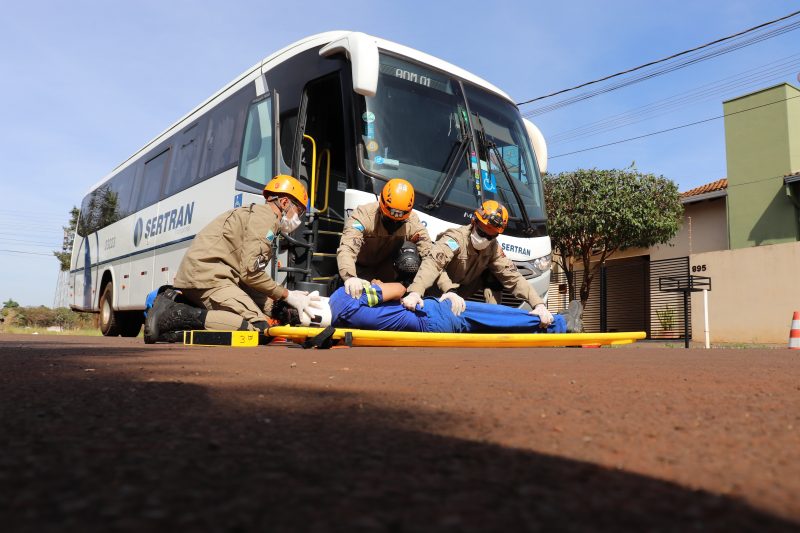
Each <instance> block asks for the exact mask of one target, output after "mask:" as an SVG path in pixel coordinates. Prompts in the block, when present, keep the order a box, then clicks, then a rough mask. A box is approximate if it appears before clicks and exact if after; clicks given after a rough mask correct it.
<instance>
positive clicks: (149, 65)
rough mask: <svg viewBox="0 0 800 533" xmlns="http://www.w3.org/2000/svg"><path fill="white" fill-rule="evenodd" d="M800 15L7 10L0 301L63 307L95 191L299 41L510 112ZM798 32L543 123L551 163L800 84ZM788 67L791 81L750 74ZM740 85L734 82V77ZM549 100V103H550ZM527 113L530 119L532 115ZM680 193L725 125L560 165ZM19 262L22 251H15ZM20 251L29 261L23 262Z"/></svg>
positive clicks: (147, 6)
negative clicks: (404, 52) (460, 85)
mask: <svg viewBox="0 0 800 533" xmlns="http://www.w3.org/2000/svg"><path fill="white" fill-rule="evenodd" d="M797 10H800V2H797V1H779V0H766V1H736V0H710V1H703V2H695V1H691V2H690V1H684V0H676V1H674V2H646V1H645V2H643V1H614V0H610V1H607V2H597V1H590V0H573V1H572V2H541V1H524V0H520V1H499V2H473V1H461V2H444V1H443V2H431V1H429V0H428V1H424V2H423V1H418V0H408V1H405V2H384V1H373V2H350V1H344V2H320V1H316V0H311V1H306V2H302V3H286V2H281V3H278V2H255V1H236V0H228V1H225V2H220V1H188V0H171V1H163V0H162V1H158V2H156V1H138V2H107V1H99V0H98V1H83V0H74V1H71V2H60V1H55V0H54V1H50V2H43V1H37V0H28V1H25V2H22V1H19V0H16V1H15V0H10V1H9V2H5V3H4V7H3V16H2V18H0V50H2V53H0V72H2V74H3V76H2V83H0V119H1V120H0V163H2V168H1V170H0V260H1V261H2V263H3V265H4V266H3V268H2V270H1V271H2V276H0V301H5V300H6V299H8V298H13V299H15V300H17V301H18V302H20V303H22V304H23V305H39V304H44V305H52V302H53V294H54V290H55V286H56V279H57V271H58V267H57V262H56V260H55V258H53V257H48V256H46V255H37V254H47V253H49V251H50V250H53V249H57V248H58V247H59V246H60V240H61V226H62V225H63V224H65V223H66V221H67V214H68V211H69V209H70V208H71V207H72V206H73V205H79V204H80V200H81V198H82V196H83V195H84V193H85V192H86V190H87V189H88V188H89V187H91V186H92V185H93V184H94V183H96V182H97V181H98V180H99V179H100V178H101V177H102V176H104V175H105V174H107V173H108V172H109V171H110V170H111V169H113V168H114V167H115V166H116V165H117V164H119V163H120V162H122V161H123V160H124V159H125V158H127V157H128V156H129V155H130V154H131V153H133V152H134V151H136V150H137V149H139V148H140V147H141V146H142V145H144V144H145V143H146V142H148V141H149V140H150V139H151V138H152V137H154V136H155V135H156V134H158V133H159V132H161V131H162V130H163V129H164V128H166V127H167V126H168V125H170V124H171V123H172V122H173V121H175V120H176V119H177V118H179V117H181V116H182V115H183V114H185V113H186V112H187V111H189V110H190V109H192V108H193V107H194V106H196V105H197V104H198V103H200V102H201V101H202V100H204V99H205V98H207V97H208V96H210V95H211V94H212V93H213V92H215V91H217V90H218V89H219V88H221V87H222V86H223V85H225V84H226V83H227V82H228V81H230V80H231V79H233V78H234V77H235V76H236V75H238V74H240V73H241V72H243V71H244V70H245V69H247V68H248V67H250V66H252V65H254V64H255V63H257V62H258V61H259V60H260V59H262V58H263V57H265V56H267V55H269V54H270V53H272V52H274V51H275V50H277V49H279V48H282V47H283V46H285V45H287V44H289V43H291V42H293V41H295V40H297V39H299V38H302V37H304V36H306V35H310V34H314V33H318V32H322V31H327V30H333V29H349V30H358V31H363V32H365V33H370V34H373V35H376V36H379V37H383V38H386V39H389V40H393V41H396V42H399V43H402V44H405V45H407V46H411V47H413V48H417V49H420V50H423V51H425V52H428V53H430V54H432V55H435V56H438V57H440V58H442V59H445V60H447V61H450V62H452V63H454V64H456V65H459V66H461V67H462V68H465V69H466V70H469V71H471V72H473V73H475V74H477V75H479V76H481V77H483V78H485V79H487V80H489V81H491V82H492V83H494V84H495V85H497V86H498V87H500V88H502V89H504V90H505V91H506V92H508V93H509V94H510V95H511V96H512V97H513V98H514V99H515V100H516V101H522V100H526V99H529V98H532V97H535V96H539V95H542V94H546V93H549V92H551V91H554V90H558V89H563V88H566V87H570V86H573V85H575V84H577V83H581V82H584V81H589V80H592V79H595V78H598V77H601V76H604V75H607V74H611V73H614V72H617V71H619V70H623V69H626V68H629V67H632V66H636V65H639V64H641V63H645V62H648V61H651V60H653V59H658V58H661V57H664V56H667V55H670V54H672V53H674V52H678V51H681V50H685V49H687V48H691V47H694V46H697V45H700V44H703V43H706V42H708V41H711V40H714V39H716V38H719V37H723V36H726V35H729V34H732V33H735V32H737V31H740V30H743V29H746V28H749V27H751V26H754V25H756V24H759V23H762V22H766V21H768V20H772V19H775V18H778V17H780V16H783V15H786V14H788V13H791V12H793V11H797ZM798 54H800V31H793V32H788V33H786V34H784V35H782V36H779V37H776V38H773V39H770V40H766V41H764V42H762V43H759V44H755V45H753V46H750V47H747V48H744V49H742V50H739V51H736V52H732V53H730V54H727V55H724V56H721V57H719V58H716V59H712V60H709V61H705V62H702V63H698V64H696V65H694V66H691V67H688V68H686V69H683V70H680V71H677V72H674V73H671V74H668V75H664V76H660V77H657V78H654V79H652V80H648V81H645V82H643V83H639V84H636V85H633V86H631V87H627V88H623V89H620V90H617V91H613V92H611V93H608V94H605V95H601V96H598V97H595V98H591V99H588V100H586V101H584V102H581V103H578V104H574V105H571V106H567V107H564V108H562V109H559V110H555V111H552V112H549V113H545V114H542V115H538V116H535V117H533V121H534V122H535V123H536V124H537V125H539V127H540V129H541V130H542V132H543V133H544V135H545V137H546V138H554V139H559V140H560V142H553V143H551V144H550V146H549V150H550V154H551V155H560V154H564V153H567V152H570V151H574V150H579V149H583V148H586V147H592V146H596V145H600V144H604V143H608V142H613V141H617V140H620V139H625V138H629V137H634V136H638V135H642V134H645V133H649V132H653V131H658V130H661V129H666V128H671V127H674V126H678V125H681V124H686V123H689V122H693V121H697V120H702V119H705V118H710V117H714V116H717V115H720V114H721V113H722V103H721V102H722V100H725V99H728V98H731V97H735V96H738V95H741V94H745V93H747V92H750V91H752V90H755V89H758V88H761V87H765V86H768V85H774V84H776V83H780V82H784V81H785V82H790V83H793V84H794V85H796V86H797V85H800V84H799V83H798V79H797V76H798V73H800V66H797V67H796V68H795V69H794V70H792V68H794V67H793V65H797V63H791V61H790V59H786V58H790V57H791V56H792V55H798ZM779 60H784V63H783V65H785V68H784V71H785V72H783V73H778V74H775V75H773V76H772V77H764V78H762V79H760V80H758V79H753V77H754V74H753V72H754V71H755V70H754V69H757V68H759V67H762V66H763V65H767V64H768V63H771V62H778V61H779ZM737 76H739V77H742V76H744V80H743V81H742V82H740V83H738V85H737V86H736V87H735V88H733V89H731V90H730V91H729V92H728V93H724V94H722V93H720V94H712V95H710V96H709V97H708V98H706V99H704V100H698V99H694V100H691V101H690V102H689V103H687V104H686V105H682V106H680V107H676V108H673V109H670V111H669V112H668V113H664V114H661V115H659V116H655V117H644V118H646V120H642V121H640V122H636V123H634V124H630V125H627V126H625V127H622V128H619V129H615V130H613V131H606V132H603V133H600V134H597V135H592V136H584V137H580V138H576V139H573V140H572V141H566V140H565V139H566V132H568V131H569V130H572V129H574V128H579V127H582V126H584V125H586V124H589V123H592V122H595V121H600V120H604V119H607V118H609V117H612V116H615V115H617V114H621V113H625V112H629V111H631V110H633V109H635V108H637V107H639V106H643V105H646V104H650V103H653V102H659V101H662V100H663V99H666V98H669V97H673V96H675V95H678V94H680V93H684V92H687V91H691V90H695V89H697V88H699V87H701V86H705V85H707V84H711V83H713V82H717V81H718V80H722V79H724V78H731V79H733V77H737ZM736 79H739V78H736ZM548 102H549V101H548ZM533 107H535V106H533V105H529V106H523V107H522V108H521V109H522V111H523V113H524V112H525V111H527V110H530V109H532V108H533ZM634 161H635V163H636V166H637V167H638V168H639V169H640V170H643V171H647V172H653V173H656V174H661V175H664V176H666V177H668V178H670V179H672V180H674V181H675V182H677V183H678V185H679V187H680V189H681V190H687V189H689V188H692V187H695V186H697V185H701V184H703V183H708V182H711V181H714V180H717V179H719V178H722V177H724V176H725V175H726V170H725V146H724V132H723V122H722V120H715V121H711V122H708V123H706V124H704V125H699V126H695V127H691V128H685V129H681V130H678V131H676V132H672V133H665V134H662V135H656V136H652V137H648V138H646V139H641V140H637V141H632V142H626V143H622V144H619V145H616V146H613V147H608V148H601V149H597V150H590V151H586V152H582V153H580V154H575V155H572V156H565V157H558V158H554V159H552V160H551V161H550V169H549V170H550V171H551V172H559V171H565V170H571V169H575V168H581V167H598V168H620V167H626V166H628V165H630V164H631V163H632V162H634ZM8 250H14V251H15V252H11V251H8ZM19 252H27V253H19Z"/></svg>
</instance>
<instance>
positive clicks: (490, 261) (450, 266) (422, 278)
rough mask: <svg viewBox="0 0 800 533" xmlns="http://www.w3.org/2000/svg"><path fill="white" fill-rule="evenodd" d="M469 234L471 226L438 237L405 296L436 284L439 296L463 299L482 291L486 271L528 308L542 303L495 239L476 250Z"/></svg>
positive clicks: (453, 229) (422, 291)
mask: <svg viewBox="0 0 800 533" xmlns="http://www.w3.org/2000/svg"><path fill="white" fill-rule="evenodd" d="M471 231H472V226H471V225H467V226H460V227H458V228H452V229H449V230H447V231H445V232H444V233H442V234H441V235H439V237H437V239H436V243H435V244H434V245H433V248H432V249H431V253H430V255H429V256H428V257H427V258H426V259H424V260H423V261H422V265H420V267H419V271H418V272H417V275H416V277H415V278H414V282H413V283H412V284H411V285H409V287H408V292H416V293H419V294H420V295H423V294H425V291H426V290H427V289H428V288H430V287H431V286H432V285H433V284H434V283H437V285H438V288H439V289H440V290H441V291H442V292H447V291H454V292H456V293H458V294H459V295H460V296H461V297H462V298H467V297H468V296H472V294H473V293H474V292H475V290H476V289H478V288H480V287H482V285H483V280H482V279H481V278H482V274H483V273H484V272H485V271H486V269H489V271H491V273H492V274H494V276H495V277H496V278H497V280H498V281H499V282H500V283H501V284H502V285H503V287H505V288H506V289H508V290H509V291H510V292H511V293H512V294H513V295H514V296H515V297H517V298H520V299H522V300H525V301H527V302H528V303H529V304H530V306H531V307H534V306H536V305H537V304H540V303H544V301H542V299H541V297H539V295H538V294H536V291H534V290H533V287H531V285H530V283H528V281H527V280H526V279H525V278H524V277H522V274H520V273H519V270H517V267H516V266H515V265H514V263H513V262H512V261H511V260H510V259H509V258H508V257H506V255H505V254H504V253H503V249H502V248H501V247H500V243H498V242H497V239H495V240H493V241H492V242H491V243H490V244H489V246H487V247H486V248H485V249H483V250H476V249H475V248H474V247H473V246H472V244H470V239H469V234H470V232H471ZM440 273H446V274H447V276H444V275H442V276H440ZM448 276H449V278H448Z"/></svg>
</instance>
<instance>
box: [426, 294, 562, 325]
mask: <svg viewBox="0 0 800 533" xmlns="http://www.w3.org/2000/svg"><path fill="white" fill-rule="evenodd" d="M466 304H467V309H466V310H465V311H464V312H463V313H461V315H459V316H456V315H454V314H453V311H452V310H451V308H450V302H449V301H447V300H445V301H443V302H440V301H439V300H438V299H437V298H425V307H423V308H422V311H423V312H424V313H425V314H426V315H427V320H424V322H425V325H426V327H427V331H431V332H437V333H545V332H547V333H566V331H567V323H566V320H564V317H563V316H561V315H554V316H553V323H552V324H550V325H549V326H548V327H547V329H543V328H540V327H539V325H540V321H539V317H538V316H536V315H529V314H528V311H526V310H525V309H519V308H516V307H507V306H505V305H496V304H485V303H480V302H466Z"/></svg>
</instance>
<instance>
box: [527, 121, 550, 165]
mask: <svg viewBox="0 0 800 533" xmlns="http://www.w3.org/2000/svg"><path fill="white" fill-rule="evenodd" d="M522 121H523V122H524V123H525V129H526V130H527V131H528V137H530V138H531V143H532V144H533V153H534V154H536V162H537V163H539V172H541V173H542V174H544V173H545V172H547V143H546V142H545V140H544V135H542V132H541V131H539V128H537V127H536V125H535V124H534V123H533V122H531V121H530V120H528V119H527V118H523V119H522Z"/></svg>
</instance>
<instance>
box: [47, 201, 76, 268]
mask: <svg viewBox="0 0 800 533" xmlns="http://www.w3.org/2000/svg"><path fill="white" fill-rule="evenodd" d="M79 214H80V210H79V209H78V208H77V207H74V206H73V208H72V209H71V210H70V212H69V222H68V223H67V225H66V226H62V227H63V228H64V240H63V242H62V244H61V251H60V252H55V251H54V252H53V255H54V256H56V258H57V259H58V262H59V263H61V271H62V272H63V271H66V270H69V263H70V260H71V258H72V244H73V241H74V240H75V229H76V228H77V226H78V216H79Z"/></svg>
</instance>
